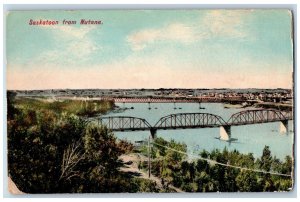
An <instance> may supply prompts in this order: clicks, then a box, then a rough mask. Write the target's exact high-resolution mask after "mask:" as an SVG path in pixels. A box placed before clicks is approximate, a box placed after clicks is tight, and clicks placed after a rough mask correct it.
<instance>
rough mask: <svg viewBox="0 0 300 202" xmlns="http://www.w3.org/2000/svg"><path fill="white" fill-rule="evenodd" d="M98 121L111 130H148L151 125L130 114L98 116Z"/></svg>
mask: <svg viewBox="0 0 300 202" xmlns="http://www.w3.org/2000/svg"><path fill="white" fill-rule="evenodd" d="M98 123H99V124H102V125H105V126H106V127H107V128H109V129H111V130H113V131H135V130H150V129H151V125H150V124H149V123H148V122H147V121H146V120H145V119H142V118H138V117H131V116H110V117H100V118H98Z"/></svg>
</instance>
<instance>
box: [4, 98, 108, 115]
mask: <svg viewBox="0 0 300 202" xmlns="http://www.w3.org/2000/svg"><path fill="white" fill-rule="evenodd" d="M10 94H11V93H10ZM10 97H11V96H10ZM14 102H15V103H14V104H15V105H16V108H21V109H32V110H39V109H45V110H49V111H52V112H54V113H57V114H61V113H68V114H75V115H78V116H85V117H91V116H95V115H97V114H105V113H107V112H108V111H109V110H111V109H113V108H114V102H113V101H110V100H50V99H45V98H39V99H37V98H17V99H15V101H14ZM8 103H12V102H11V99H10V100H8ZM9 114H12V113H9Z"/></svg>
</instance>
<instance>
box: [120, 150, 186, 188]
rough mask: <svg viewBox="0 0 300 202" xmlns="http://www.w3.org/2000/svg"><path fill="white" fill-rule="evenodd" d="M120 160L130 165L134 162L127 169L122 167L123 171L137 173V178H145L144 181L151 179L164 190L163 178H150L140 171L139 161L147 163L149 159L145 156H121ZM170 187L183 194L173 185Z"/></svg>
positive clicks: (151, 176)
mask: <svg viewBox="0 0 300 202" xmlns="http://www.w3.org/2000/svg"><path fill="white" fill-rule="evenodd" d="M120 159H121V160H122V161H123V162H124V163H128V162H130V161H131V162H132V163H131V164H129V165H126V167H122V168H121V171H123V172H132V173H136V174H137V177H139V178H144V179H150V180H152V181H155V182H156V184H157V186H158V187H159V188H160V189H163V185H162V184H161V178H158V177H156V176H154V175H152V174H151V175H150V178H149V174H148V173H146V172H145V171H143V170H140V169H139V168H138V162H139V161H147V160H148V158H147V157H145V156H143V155H140V154H125V155H122V156H120ZM169 187H170V188H171V189H174V190H175V191H176V192H183V191H182V190H181V189H178V188H176V187H174V186H172V185H169Z"/></svg>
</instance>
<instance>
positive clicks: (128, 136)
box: [6, 9, 295, 194]
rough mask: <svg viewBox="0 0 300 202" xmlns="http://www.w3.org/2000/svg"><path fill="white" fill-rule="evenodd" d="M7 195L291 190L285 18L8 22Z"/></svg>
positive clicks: (151, 13)
mask: <svg viewBox="0 0 300 202" xmlns="http://www.w3.org/2000/svg"><path fill="white" fill-rule="evenodd" d="M6 56H7V58H6V59H7V67H6V72H7V74H6V87H7V148H8V151H7V159H8V162H7V165H8V176H7V178H8V183H9V186H8V187H9V191H10V193H12V194H48V193H53V194H55V193H56V194H57V193H176V192H180V193H184V192H185V193H186V192H189V193H190V192H197V193H204V192H215V193H216V192H239V193H240V192H288V191H291V190H293V187H294V181H295V177H294V165H295V162H294V161H295V159H294V135H295V134H294V117H293V112H294V105H293V100H294V87H293V74H294V73H293V72H294V58H293V13H292V12H291V11H290V10H288V9H186V10H184V9H175V10H168V9H165V10H164V9H162V10H72V11H71V10H66V11H63V10H48V11H38V10H36V11H10V12H8V13H7V14H6Z"/></svg>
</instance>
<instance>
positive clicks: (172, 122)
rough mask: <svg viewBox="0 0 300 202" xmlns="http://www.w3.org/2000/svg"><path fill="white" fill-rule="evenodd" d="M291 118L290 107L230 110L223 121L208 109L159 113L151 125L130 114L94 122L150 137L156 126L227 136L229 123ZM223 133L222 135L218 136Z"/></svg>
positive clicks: (286, 120) (228, 136)
mask: <svg viewBox="0 0 300 202" xmlns="http://www.w3.org/2000/svg"><path fill="white" fill-rule="evenodd" d="M292 119H293V113H292V111H279V110H273V109H262V110H261V109H259V110H245V111H241V112H238V113H235V114H233V115H232V116H231V117H230V118H229V119H228V120H227V121H225V120H224V119H223V118H222V117H220V116H218V115H215V114H210V113H178V114H170V115H167V116H164V117H161V118H160V119H159V120H158V121H157V123H156V124H155V125H154V126H151V124H149V123H148V122H147V120H146V119H143V118H137V117H130V116H110V117H100V118H97V121H98V124H101V125H105V126H106V127H107V128H109V129H110V130H111V131H145V130H149V131H150V132H151V135H152V137H153V138H154V136H155V133H156V131H157V130H173V129H192V128H216V127H220V128H223V129H224V130H225V133H226V135H227V137H224V135H222V134H221V133H220V138H221V139H224V140H228V138H230V135H231V130H230V128H231V126H241V125H249V124H260V123H269V122H281V123H283V125H284V126H285V127H286V130H288V129H287V128H288V120H292ZM222 136H223V137H222Z"/></svg>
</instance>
